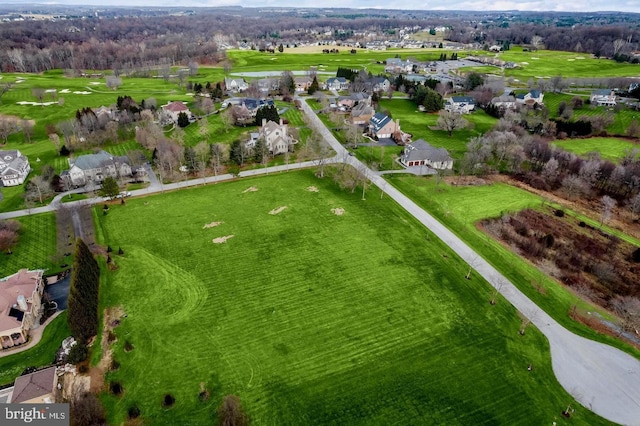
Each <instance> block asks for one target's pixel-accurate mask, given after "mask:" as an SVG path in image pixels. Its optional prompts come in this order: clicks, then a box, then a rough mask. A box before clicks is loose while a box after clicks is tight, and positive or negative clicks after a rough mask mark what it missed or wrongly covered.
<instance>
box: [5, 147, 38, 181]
mask: <svg viewBox="0 0 640 426" xmlns="http://www.w3.org/2000/svg"><path fill="white" fill-rule="evenodd" d="M30 171H31V166H30V165H29V159H28V158H27V157H25V156H24V155H22V153H21V152H20V151H18V150H17V149H12V150H7V151H0V182H2V186H17V185H22V184H23V183H24V180H25V179H26V177H27V176H28V175H29V172H30Z"/></svg>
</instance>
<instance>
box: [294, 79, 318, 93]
mask: <svg viewBox="0 0 640 426" xmlns="http://www.w3.org/2000/svg"><path fill="white" fill-rule="evenodd" d="M293 82H294V84H295V85H296V92H306V91H307V90H309V87H311V83H312V82H313V79H312V78H311V77H308V76H302V77H294V78H293Z"/></svg>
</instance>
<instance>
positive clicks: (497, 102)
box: [491, 95, 516, 110]
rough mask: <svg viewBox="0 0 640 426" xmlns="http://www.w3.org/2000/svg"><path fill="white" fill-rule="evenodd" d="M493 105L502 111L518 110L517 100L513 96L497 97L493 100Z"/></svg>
mask: <svg viewBox="0 0 640 426" xmlns="http://www.w3.org/2000/svg"><path fill="white" fill-rule="evenodd" d="M491 105H493V106H494V107H496V108H498V109H501V110H508V109H512V110H514V109H516V98H515V96H511V95H501V96H496V97H495V98H492V99H491Z"/></svg>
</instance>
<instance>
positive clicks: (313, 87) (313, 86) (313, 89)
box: [307, 75, 320, 95]
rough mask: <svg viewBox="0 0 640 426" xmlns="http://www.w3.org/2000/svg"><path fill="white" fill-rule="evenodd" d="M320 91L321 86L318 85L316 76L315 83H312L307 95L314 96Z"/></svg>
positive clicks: (314, 77)
mask: <svg viewBox="0 0 640 426" xmlns="http://www.w3.org/2000/svg"><path fill="white" fill-rule="evenodd" d="M318 90H320V85H319V84H318V77H316V76H315V75H314V76H313V81H312V82H311V85H310V86H309V89H308V90H307V93H308V94H310V95H313V94H314V93H316V92H317V91H318Z"/></svg>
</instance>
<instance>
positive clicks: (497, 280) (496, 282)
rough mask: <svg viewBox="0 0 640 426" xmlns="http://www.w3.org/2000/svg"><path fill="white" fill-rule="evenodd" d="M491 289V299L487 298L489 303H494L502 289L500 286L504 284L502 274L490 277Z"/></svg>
mask: <svg viewBox="0 0 640 426" xmlns="http://www.w3.org/2000/svg"><path fill="white" fill-rule="evenodd" d="M491 284H492V285H493V290H492V291H491V299H489V303H490V304H492V305H495V304H496V303H498V294H500V291H501V290H502V287H504V285H505V284H506V280H505V279H504V277H503V276H502V275H496V276H494V277H493V279H492V283H491Z"/></svg>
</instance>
